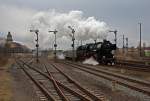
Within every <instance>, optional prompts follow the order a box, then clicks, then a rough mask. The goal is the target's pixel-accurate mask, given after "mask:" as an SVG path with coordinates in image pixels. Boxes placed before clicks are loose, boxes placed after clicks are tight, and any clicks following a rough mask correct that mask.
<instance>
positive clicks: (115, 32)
mask: <svg viewBox="0 0 150 101" xmlns="http://www.w3.org/2000/svg"><path fill="white" fill-rule="evenodd" d="M109 32H113V33H114V34H115V39H114V41H115V44H116V46H117V30H114V31H112V30H110V31H109Z"/></svg>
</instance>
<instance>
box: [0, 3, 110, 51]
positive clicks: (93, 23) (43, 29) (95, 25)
mask: <svg viewBox="0 0 150 101" xmlns="http://www.w3.org/2000/svg"><path fill="white" fill-rule="evenodd" d="M0 12H1V18H0V22H1V23H0V31H1V33H3V37H5V38H6V36H7V33H8V31H10V32H11V34H12V36H13V39H14V41H18V42H21V43H23V44H25V45H27V46H28V47H30V48H34V47H35V39H36V38H35V37H36V35H35V33H31V32H30V31H29V30H30V29H39V45H40V48H41V49H43V48H52V47H53V44H54V34H53V33H49V32H48V31H49V30H55V29H56V30H57V31H58V33H57V44H58V49H68V48H71V43H72V41H71V40H72V38H71V35H72V33H71V30H70V29H69V28H68V26H72V28H74V29H75V39H76V44H77V41H78V40H79V41H80V40H83V41H85V40H95V39H103V38H106V37H107V30H108V28H109V27H108V26H107V24H106V23H105V22H103V21H99V20H96V19H95V18H94V17H87V18H86V17H84V14H83V12H82V11H70V12H68V13H64V12H58V11H55V10H48V11H37V10H34V9H29V8H23V7H22V8H19V7H15V6H10V5H9V6H7V5H1V4H0ZM76 46H77V45H76Z"/></svg>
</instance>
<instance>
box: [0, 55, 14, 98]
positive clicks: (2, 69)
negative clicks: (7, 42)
mask: <svg viewBox="0 0 150 101" xmlns="http://www.w3.org/2000/svg"><path fill="white" fill-rule="evenodd" d="M11 63H12V62H11V61H10V60H8V58H6V57H5V58H0V101H12V90H11V76H10V74H9V72H8V68H9V67H10V65H11Z"/></svg>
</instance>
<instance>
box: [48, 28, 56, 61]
mask: <svg viewBox="0 0 150 101" xmlns="http://www.w3.org/2000/svg"><path fill="white" fill-rule="evenodd" d="M48 32H53V33H54V35H55V43H54V47H55V52H54V55H55V57H54V58H55V60H56V48H57V44H56V33H57V32H58V31H57V30H56V29H55V30H54V31H48Z"/></svg>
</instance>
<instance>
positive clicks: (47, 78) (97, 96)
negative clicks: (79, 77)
mask: <svg viewBox="0 0 150 101" xmlns="http://www.w3.org/2000/svg"><path fill="white" fill-rule="evenodd" d="M17 64H18V65H19V66H20V67H21V69H22V70H23V71H24V72H25V74H26V75H27V76H28V77H29V78H30V79H31V81H32V82H33V83H34V85H36V87H37V89H38V90H37V91H36V92H38V93H39V96H40V98H41V101H106V99H105V97H104V95H103V94H102V93H100V92H92V91H88V90H87V88H84V87H83V86H81V85H80V84H79V83H78V82H77V81H75V80H73V79H72V78H71V77H70V76H68V75H67V74H65V73H64V72H63V71H62V70H60V69H59V67H58V66H57V65H55V64H51V65H50V64H46V63H43V64H42V65H43V67H44V69H43V70H40V69H37V68H35V67H34V66H33V65H32V66H31V65H30V64H28V63H26V62H24V61H19V62H18V61H17Z"/></svg>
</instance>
